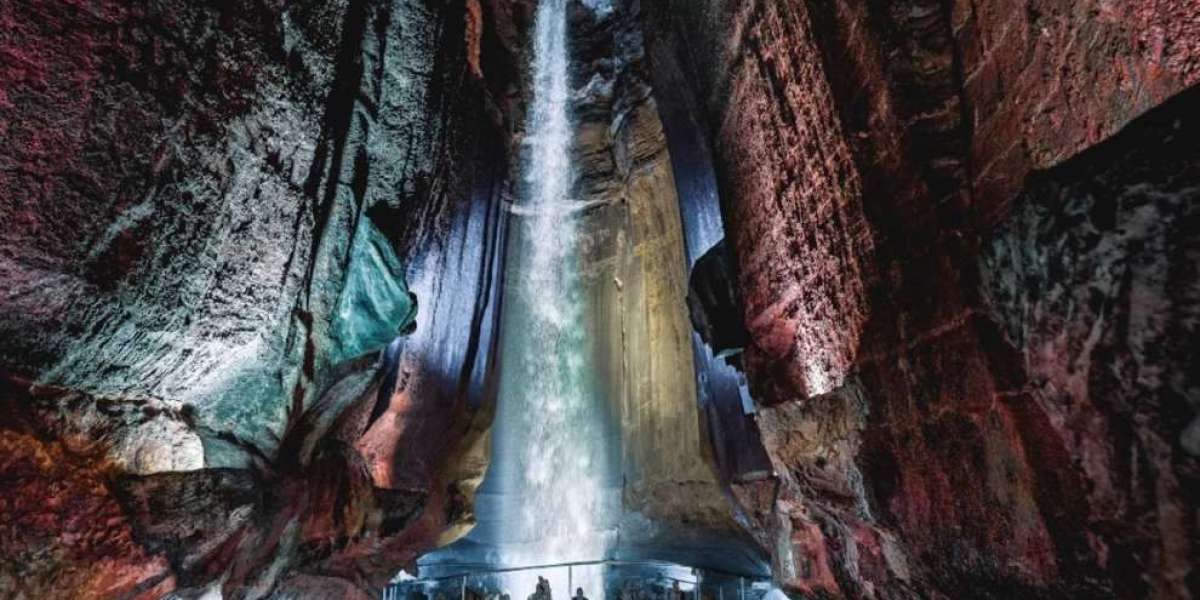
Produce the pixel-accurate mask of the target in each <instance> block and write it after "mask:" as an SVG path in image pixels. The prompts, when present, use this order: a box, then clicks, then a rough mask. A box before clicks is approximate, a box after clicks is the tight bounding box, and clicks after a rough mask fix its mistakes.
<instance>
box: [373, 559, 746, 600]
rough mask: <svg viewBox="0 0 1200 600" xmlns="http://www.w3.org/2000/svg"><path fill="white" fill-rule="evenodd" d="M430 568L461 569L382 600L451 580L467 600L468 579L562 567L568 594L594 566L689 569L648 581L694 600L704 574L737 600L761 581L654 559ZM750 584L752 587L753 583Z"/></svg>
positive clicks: (392, 588) (407, 585) (397, 588)
mask: <svg viewBox="0 0 1200 600" xmlns="http://www.w3.org/2000/svg"><path fill="white" fill-rule="evenodd" d="M430 566H434V567H436V568H437V569H454V570H459V569H461V571H460V572H456V573H450V574H445V575H437V576H432V577H418V578H414V579H411V580H408V581H402V582H395V583H392V584H389V585H388V587H387V588H385V589H384V594H383V600H405V599H404V597H403V596H402V594H403V593H404V592H405V591H406V590H409V589H412V588H413V587H414V586H420V587H426V586H428V585H431V584H432V585H438V584H443V585H444V584H446V583H448V582H452V581H454V580H458V581H459V582H460V585H459V586H458V588H459V598H460V600H467V589H468V588H467V581H468V579H470V578H472V577H475V578H483V577H489V576H496V575H504V574H506V573H519V572H527V571H543V572H544V571H549V570H557V569H563V568H565V569H566V570H567V591H568V593H570V590H571V588H573V587H574V570H575V568H576V567H595V566H603V567H648V568H657V569H661V570H663V571H670V570H674V569H689V570H691V572H692V573H693V574H694V575H695V578H693V579H681V578H679V577H673V576H671V575H668V574H666V573H661V574H659V575H657V576H655V577H653V578H652V579H653V580H656V581H667V582H678V583H680V584H686V585H688V586H689V587H692V586H694V590H695V592H694V593H695V598H697V599H699V598H700V590H701V588H702V586H703V585H704V576H703V574H704V573H705V572H710V573H713V574H717V575H719V576H722V577H723V578H724V579H726V581H727V582H729V583H731V582H732V581H733V580H736V581H737V588H738V589H737V600H747V598H746V580H747V579H751V580H752V581H754V582H757V581H760V580H763V578H755V577H747V576H746V575H742V574H738V573H731V572H728V571H722V570H720V569H709V568H703V567H700V568H693V567H687V566H685V565H680V564H677V563H672V562H666V561H655V560H616V559H602V560H586V561H570V562H558V563H547V564H539V565H526V566H519V567H504V566H495V565H488V564H481V563H439V564H437V565H430ZM751 585H752V586H753V583H752V584H751ZM716 591H717V594H716V598H717V600H725V586H723V585H718V586H716Z"/></svg>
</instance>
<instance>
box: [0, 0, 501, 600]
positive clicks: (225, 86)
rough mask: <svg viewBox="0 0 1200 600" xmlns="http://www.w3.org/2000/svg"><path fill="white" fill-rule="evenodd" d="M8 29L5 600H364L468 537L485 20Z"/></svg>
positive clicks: (483, 162) (481, 369)
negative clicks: (442, 349) (438, 547)
mask: <svg viewBox="0 0 1200 600" xmlns="http://www.w3.org/2000/svg"><path fill="white" fill-rule="evenodd" d="M0 29H3V31H4V32H5V33H4V35H3V36H0V57H3V58H2V60H0V140H2V143H0V145H2V147H3V148H2V149H0V198H2V199H0V221H2V222H3V223H4V226H3V231H2V232H0V278H2V279H3V285H2V286H0V377H2V378H3V382H4V385H3V388H2V391H0V407H2V416H3V418H2V419H0V426H2V433H0V438H2V439H3V442H2V443H3V446H4V451H3V455H4V458H3V459H2V460H3V468H2V469H0V480H2V481H3V485H2V486H0V487H2V488H3V490H4V491H3V494H0V495H2V496H3V497H4V500H2V501H0V522H2V523H3V526H2V528H3V530H2V533H0V595H4V596H6V597H8V596H14V595H15V596H16V597H27V598H49V597H160V596H162V595H164V594H167V593H174V594H175V595H176V596H178V597H196V596H197V595H199V594H201V593H204V592H205V591H220V592H223V594H224V595H225V597H228V598H240V597H244V598H262V597H269V596H276V597H294V596H296V595H305V594H307V595H308V596H310V597H315V596H321V597H334V596H337V597H366V596H367V595H368V593H370V592H371V591H372V590H378V589H380V588H381V587H382V584H383V583H384V582H386V580H387V579H388V578H390V577H391V576H392V575H393V574H394V572H395V569H396V568H397V567H398V565H400V564H403V563H405V562H407V561H411V560H412V559H413V558H414V557H415V555H416V554H417V553H418V552H420V551H421V550H422V549H424V548H426V547H429V546H430V545H432V544H433V543H435V542H436V541H438V539H439V538H441V537H442V536H445V535H454V534H455V531H459V530H461V529H462V528H463V526H464V525H465V524H467V523H469V520H470V494H469V492H470V489H471V486H472V485H473V483H472V482H473V481H475V480H477V479H478V477H479V475H480V472H481V471H482V468H483V458H482V457H481V456H480V444H481V441H482V440H483V434H482V430H481V428H479V427H478V426H477V422H476V421H475V419H476V418H477V417H478V418H481V419H482V418H483V417H485V416H486V411H479V410H476V409H472V408H471V405H472V404H471V403H472V392H471V391H470V390H472V389H478V388H481V387H483V386H484V385H486V371H487V363H488V361H489V360H490V354H489V351H490V350H489V342H488V334H487V323H488V319H489V316H488V315H487V314H485V310H484V307H486V306H487V302H488V298H489V295H490V291H489V290H490V289H491V283H490V281H489V278H488V273H490V272H491V264H490V263H491V261H492V260H493V258H492V257H491V256H490V255H489V254H488V253H487V252H486V251H485V248H486V247H487V245H486V244H481V243H478V242H475V241H473V240H475V239H484V238H486V237H487V236H494V235H495V232H496V231H497V229H498V226H499V223H498V217H497V216H496V215H497V212H498V206H499V201H498V191H497V189H496V188H497V186H498V184H497V181H498V180H499V179H498V177H497V175H496V173H503V171H504V162H505V159H504V156H505V146H504V143H505V142H504V141H503V139H502V138H500V137H499V136H498V135H497V134H496V130H497V128H499V127H501V126H502V124H501V123H500V121H499V119H498V118H489V117H488V114H489V112H488V110H487V108H486V107H487V105H488V104H489V103H490V102H491V101H490V100H489V98H490V95H491V94H490V92H489V91H488V90H487V88H486V85H485V84H484V83H483V81H482V79H481V75H482V69H484V68H487V67H488V66H489V65H488V64H487V63H486V61H481V60H480V58H479V47H480V45H481V44H482V43H483V41H484V40H485V39H490V38H489V37H488V36H485V34H484V29H485V28H484V23H483V10H482V7H481V6H480V5H479V4H478V3H477V2H468V3H463V2H451V3H447V4H441V3H439V4H436V5H435V4H430V3H425V2H405V1H398V2H376V1H367V0H344V1H339V2H299V3H296V2H292V3H286V4H285V3H280V2H273V1H262V2H257V1H256V2H250V3H230V2H221V1H201V2H173V1H170V0H161V1H152V2H139V3H126V2H107V1H101V2H87V3H77V2H59V1H54V0H49V1H42V0H28V1H25V0H21V1H18V2H8V3H5V4H4V6H3V7H0ZM489 36H491V37H495V34H494V33H490V34H489ZM494 60H495V61H498V62H499V63H501V64H502V63H503V62H504V61H505V60H506V59H505V58H504V56H503V55H501V56H500V57H499V58H496V59H494ZM493 112H495V111H493ZM448 265H453V267H451V266H448ZM450 270H454V271H455V272H456V276H458V277H459V278H460V280H458V281H456V282H454V283H453V284H447V283H444V282H442V283H440V284H432V285H431V284H430V282H429V281H428V277H429V275H428V272H429V271H433V272H435V273H436V274H437V276H436V278H437V279H440V274H441V273H442V272H447V271H450ZM414 292H415V293H414ZM418 296H419V301H420V303H421V304H422V307H421V308H420V309H419V310H418V307H417V304H416V303H417V301H418ZM451 297H453V298H456V300H455V301H454V302H451V301H449V300H447V298H451ZM417 314H420V315H421V316H419V317H418V316H416V315H417ZM434 316H437V317H438V319H441V320H442V321H443V322H445V321H447V320H453V322H451V323H444V324H441V325H439V324H438V323H436V322H434V319H433V318H431V317H434ZM414 325H415V326H416V331H417V332H419V333H414V332H413V331H412V329H413V326H414ZM402 332H403V333H407V334H411V335H410V336H409V337H408V343H407V345H406V341H405V340H401V341H398V342H396V343H395V344H393V340H395V339H396V338H397V337H398V336H400V335H401V333H402ZM448 335H449V336H451V337H453V339H452V340H441V341H440V343H445V344H446V345H453V347H454V348H455V349H456V350H459V349H461V352H453V353H450V354H451V355H452V357H451V358H447V359H444V360H441V361H440V362H439V361H433V360H429V361H426V362H424V363H421V364H414V363H413V360H412V359H411V358H410V357H411V355H412V354H413V353H414V352H417V351H419V350H420V348H421V347H422V345H423V344H426V343H427V340H428V339H430V338H431V337H432V338H437V337H438V336H442V337H443V338H444V337H446V336H448ZM389 345H391V349H390V350H388V351H387V352H386V353H385V352H384V350H385V348H388V347H389ZM431 381H432V382H433V383H430V382H431ZM413 389H425V390H429V389H436V390H437V393H432V392H429V393H423V394H420V395H417V396H415V397H414V396H412V395H411V393H410V392H411V391H412V390H413ZM393 390H395V391H396V393H395V394H393ZM475 395H476V396H477V395H478V394H477V393H476V394H475ZM474 402H475V405H474V406H475V407H476V408H478V406H479V405H480V403H479V400H478V398H475V399H474ZM413 415H416V417H417V418H416V419H415V420H414V418H412V417H413ZM482 422H483V423H486V420H483V421H482ZM380 448H387V449H388V451H387V452H383V451H380ZM397 448H399V449H402V450H403V451H402V452H396V451H395V449H397ZM397 472H401V473H403V474H404V476H403V477H400V476H397V475H396V473H397ZM306 589H307V590H308V592H304V590H306ZM314 590H325V591H324V592H319V591H314ZM314 595H315V596H314Z"/></svg>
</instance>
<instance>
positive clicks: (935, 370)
mask: <svg viewBox="0 0 1200 600" xmlns="http://www.w3.org/2000/svg"><path fill="white" fill-rule="evenodd" d="M1197 8H1198V7H1197V5H1196V3H1195V2H1190V1H1188V0H1181V1H1174V2H1172V1H1167V2H1127V3H1111V2H1077V3H1072V4H1071V5H1070V6H1064V5H1061V3H1053V2H1037V1H1034V0H1030V1H1023V2H1018V3H1015V4H1014V3H1003V2H987V1H985V2H978V1H976V2H922V1H905V2H897V3H890V4H888V3H879V2H866V3H862V2H840V1H833V2H823V1H815V0H814V1H801V2H777V1H772V0H756V1H751V2H724V1H721V0H712V1H707V2H682V1H680V2H666V3H662V4H661V5H659V6H657V7H656V8H655V9H652V10H648V22H649V24H648V31H649V32H650V33H649V34H648V35H650V36H651V38H652V40H653V41H652V43H651V46H652V48H653V50H652V52H651V56H652V57H653V58H654V60H655V66H654V68H655V69H656V70H663V71H666V72H668V73H669V72H672V71H679V72H681V73H683V76H682V77H676V78H675V80H676V81H685V82H689V83H690V85H689V87H690V92H689V93H688V94H684V95H683V96H681V97H677V98H676V99H675V100H674V101H673V105H674V107H673V109H674V110H681V111H684V112H687V113H690V114H691V115H692V116H693V118H694V119H696V120H697V121H698V122H699V123H700V124H701V128H702V130H703V134H704V136H705V138H706V139H707V140H709V144H710V145H711V148H712V149H713V165H714V172H715V176H716V178H717V181H718V183H719V185H718V188H719V190H718V191H719V194H720V196H721V202H722V205H723V212H724V217H725V224H726V228H727V230H728V234H729V242H730V247H731V250H732V252H733V254H734V257H735V262H736V265H737V270H738V273H737V277H738V281H737V287H738V291H739V292H740V295H741V296H742V298H743V303H744V314H743V316H744V321H745V324H746V327H747V330H748V332H749V344H748V346H747V349H746V351H745V352H744V353H743V357H744V360H743V362H744V365H745V368H746V375H747V378H748V379H749V381H750V383H751V388H752V389H753V390H754V392H755V396H756V401H757V403H758V404H759V412H758V415H757V424H758V427H759V428H760V429H761V430H762V438H763V442H764V445H765V448H766V451H767V453H768V455H769V456H770V459H771V465H772V471H773V476H772V477H769V478H767V479H763V480H751V481H743V482H735V486H734V489H735V492H736V495H737V496H738V498H739V501H740V503H741V505H742V507H743V509H744V510H746V511H747V513H748V514H750V515H752V516H753V518H754V524H753V525H752V529H753V530H754V531H756V532H757V535H758V536H759V539H760V540H761V542H762V543H763V544H764V546H766V547H768V548H769V549H770V550H771V553H772V555H773V558H774V563H775V564H774V569H775V574H776V577H777V579H778V580H779V581H780V583H782V584H783V585H784V587H785V588H786V589H788V590H790V591H793V592H797V593H802V594H806V595H812V596H816V597H878V598H895V597H917V596H922V597H924V596H940V595H946V596H949V597H975V598H978V597H1005V598H1007V597H1013V598H1015V597H1020V598H1027V597H1111V596H1119V597H1127V598H1141V597H1158V598H1187V597H1191V594H1193V593H1194V590H1195V589H1196V585H1197V577H1198V575H1197V570H1196V563H1197V556H1198V554H1197V537H1196V535H1197V534H1196V532H1197V523H1196V512H1195V507H1196V504H1197V502H1196V500H1197V499H1196V497H1195V495H1194V492H1191V491H1190V490H1191V489H1194V488H1195V487H1196V480H1195V478H1196V474H1197V472H1196V468H1197V463H1196V455H1195V453H1194V439H1195V437H1194V435H1193V433H1194V428H1195V425H1193V424H1192V423H1193V422H1194V421H1195V419H1196V415H1197V404H1196V402H1197V389H1198V388H1197V380H1196V375H1195V373H1196V372H1197V371H1196V369H1195V367H1194V365H1195V351H1194V350H1193V349H1192V348H1191V346H1192V345H1193V344H1191V342H1190V339H1191V337H1192V336H1193V335H1194V333H1193V332H1194V329H1195V323H1196V320H1195V310H1196V307H1195V296H1194V293H1195V289H1196V285H1197V273H1196V267H1195V265H1196V254H1195V244H1196V229H1195V227H1194V225H1195V223H1194V220H1195V219H1194V215H1192V208H1190V207H1191V206H1192V205H1193V204H1194V202H1195V185H1196V177H1195V165H1196V157H1195V150H1194V148H1195V147H1196V145H1197V139H1196V132H1195V130H1194V129H1191V128H1190V127H1191V126H1190V125H1188V124H1189V123H1193V122H1194V118H1193V117H1191V116H1190V113H1189V111H1190V110H1192V109H1188V108H1184V107H1185V106H1187V105H1189V103H1191V105H1193V106H1194V104H1195V102H1196V96H1195V92H1194V91H1189V92H1187V93H1186V94H1184V95H1182V96H1180V97H1179V98H1177V99H1176V100H1175V101H1174V102H1172V103H1170V104H1169V105H1166V106H1162V107H1159V108H1158V109H1157V110H1156V112H1154V113H1153V114H1152V115H1151V116H1149V117H1147V118H1146V119H1145V120H1139V121H1135V122H1132V123H1131V120H1132V119H1134V118H1135V117H1137V116H1138V115H1139V114H1141V113H1143V112H1144V111H1146V110H1148V109H1151V108H1154V107H1156V106H1157V105H1159V104H1160V103H1162V102H1164V101H1165V100H1166V99H1168V98H1170V97H1172V96H1173V95H1176V94H1179V93H1180V92H1181V90H1184V89H1186V88H1187V86H1189V85H1193V84H1194V83H1195V82H1196V81H1197V80H1200V71H1198V70H1197V65H1198V61H1200V48H1198V46H1197V43H1198V41H1200V23H1197V21H1196V20H1195V19H1194V18H1191V17H1182V16H1180V15H1184V14H1190V15H1194V14H1196V12H1197ZM674 95H675V96H679V95H678V94H674ZM1122 128H1127V130H1126V131H1123V132H1122V133H1120V134H1118V131H1121V130H1122ZM1172 128H1174V129H1172ZM1189 365H1190V366H1189Z"/></svg>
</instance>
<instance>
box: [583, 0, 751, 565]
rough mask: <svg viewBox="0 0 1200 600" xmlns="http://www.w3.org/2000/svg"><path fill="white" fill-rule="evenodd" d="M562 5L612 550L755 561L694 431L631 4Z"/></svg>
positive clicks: (677, 263) (691, 377)
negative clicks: (614, 478)
mask: <svg viewBox="0 0 1200 600" xmlns="http://www.w3.org/2000/svg"><path fill="white" fill-rule="evenodd" d="M570 6H571V15H570V28H571V29H570V30H571V31H572V38H571V39H572V47H571V51H572V54H573V55H574V60H575V61H576V65H577V66H576V68H575V72H574V76H573V80H574V81H573V87H574V88H575V89H576V90H577V92H576V102H575V105H574V114H575V115H576V118H577V120H578V124H577V138H576V148H575V155H576V157H577V165H578V173H579V182H578V195H579V197H578V198H577V200H578V201H579V202H581V203H585V205H586V208H582V209H581V210H580V217H579V218H580V224H579V227H580V231H581V247H582V254H583V259H582V260H583V263H584V264H583V268H582V273H583V285H584V289H585V290H586V298H587V299H586V302H588V310H590V311H592V312H593V315H594V316H593V318H592V320H593V321H594V330H593V331H589V335H588V337H589V339H593V340H594V341H595V342H594V346H595V349H596V356H597V357H598V362H599V368H598V375H599V379H600V381H599V382H598V384H597V385H599V386H600V389H601V390H602V391H601V393H600V395H601V397H604V398H608V399H609V401H610V403H611V414H613V415H614V417H615V420H616V423H617V427H615V428H614V429H615V430H616V431H614V441H615V442H616V444H615V445H616V446H617V448H616V450H617V456H616V457H615V460H616V461H617V464H619V469H618V472H619V473H620V476H621V481H620V482H619V483H620V485H621V498H620V501H621V504H622V513H623V514H624V515H625V517H624V519H623V522H621V523H620V524H619V525H618V527H619V533H618V535H617V538H618V539H617V545H618V547H617V548H616V549H615V553H616V555H617V556H618V557H619V558H622V559H642V558H645V559H654V560H676V561H679V562H681V563H685V564H701V565H705V566H711V567H716V568H728V569H751V570H753V569H755V567H757V564H756V563H757V562H758V557H757V556H754V549H753V548H752V547H751V546H750V545H748V544H745V543H744V542H743V540H742V538H743V537H744V535H743V534H742V533H741V532H740V530H739V528H738V527H737V524H736V522H735V521H734V519H733V518H732V517H733V515H732V513H731V511H730V506H729V504H728V502H727V500H726V496H725V493H724V491H723V489H722V481H721V479H720V477H719V475H718V471H717V469H716V468H715V467H716V465H715V463H714V460H713V456H712V447H711V445H710V443H709V440H708V439H706V438H705V437H704V429H703V426H702V422H701V412H700V406H699V405H698V402H697V393H698V390H697V380H696V375H695V374H696V371H695V369H694V364H693V359H694V355H693V347H692V332H691V327H690V324H689V322H688V315H687V309H686V303H685V301H686V297H687V281H688V270H687V266H688V263H687V256H686V252H687V248H686V245H685V241H684V226H683V220H682V218H681V216H680V210H681V206H680V201H679V197H678V193H677V191H676V189H677V185H676V182H675V179H674V176H673V172H672V169H671V156H670V152H669V150H668V147H667V140H666V137H665V135H664V131H663V124H662V121H661V120H660V118H659V114H658V109H657V105H656V103H655V101H654V98H653V97H652V93H651V92H652V84H651V81H650V74H649V72H648V71H647V68H646V55H645V45H644V42H643V36H642V32H641V28H640V14H639V12H638V9H637V7H636V6H634V5H630V4H623V3H619V2H612V3H606V2H596V3H588V2H573V3H572V4H571V5H570Z"/></svg>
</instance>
